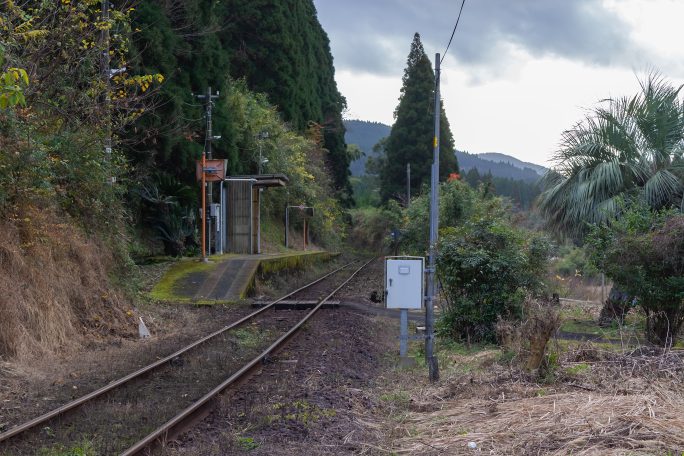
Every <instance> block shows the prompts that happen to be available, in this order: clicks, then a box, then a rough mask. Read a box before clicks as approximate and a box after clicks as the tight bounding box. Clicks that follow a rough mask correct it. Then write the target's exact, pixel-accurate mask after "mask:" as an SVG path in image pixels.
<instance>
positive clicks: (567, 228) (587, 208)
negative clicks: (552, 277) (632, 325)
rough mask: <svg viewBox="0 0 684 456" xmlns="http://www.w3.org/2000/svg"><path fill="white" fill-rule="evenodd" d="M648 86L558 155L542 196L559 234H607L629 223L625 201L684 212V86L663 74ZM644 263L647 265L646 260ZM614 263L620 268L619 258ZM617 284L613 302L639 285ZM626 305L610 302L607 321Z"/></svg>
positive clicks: (607, 106)
mask: <svg viewBox="0 0 684 456" xmlns="http://www.w3.org/2000/svg"><path fill="white" fill-rule="evenodd" d="M641 87H642V90H641V92H640V93H638V94H637V95H635V96H633V97H631V98H628V97H624V98H619V99H608V100H606V101H604V102H603V104H602V105H601V106H599V107H597V108H595V109H594V110H593V111H592V112H591V113H590V114H589V115H588V116H587V117H586V118H585V119H584V121H583V122H581V123H579V124H577V125H576V126H575V127H574V128H573V129H572V130H569V131H567V132H565V133H564V135H563V142H562V146H561V149H560V151H559V152H558V153H557V155H556V157H555V161H556V165H557V166H556V167H555V168H554V169H553V170H552V171H550V172H549V173H548V174H547V175H546V176H545V178H544V181H543V186H544V191H543V192H542V194H541V196H540V198H539V208H540V209H541V211H542V213H543V214H544V215H545V217H546V218H547V220H548V223H549V225H550V226H551V227H552V228H554V229H555V230H557V231H558V232H561V233H563V234H566V235H569V236H571V237H573V238H576V239H577V238H583V237H584V236H585V235H586V233H587V231H588V229H589V227H590V226H592V225H598V226H602V227H603V229H608V228H607V227H608V226H610V225H611V224H613V223H615V221H616V220H619V219H620V217H622V215H623V214H622V212H623V211H624V209H625V206H624V204H623V202H624V201H629V202H630V203H631V204H635V203H636V204H637V205H639V206H644V207H647V208H648V209H649V210H652V211H658V210H661V209H664V208H678V209H679V210H680V211H681V210H682V209H683V208H684V148H682V144H684V102H682V100H681V99H680V91H681V87H673V86H672V85H670V84H668V83H667V82H666V81H665V80H663V79H662V78H661V77H659V76H658V75H656V74H651V75H649V76H648V78H647V79H646V80H645V81H643V82H642V83H641ZM633 235H634V236H636V237H639V236H642V235H645V232H640V233H639V232H635V233H633ZM626 241H627V239H625V242H626ZM641 259H642V260H644V261H646V260H647V258H646V256H642V257H641ZM615 260H616V261H618V263H620V259H619V258H618V257H616V258H615ZM596 264H597V266H598V268H599V269H600V270H602V271H605V272H607V271H608V269H609V268H612V267H613V266H614V265H612V264H610V263H609V262H608V261H606V260H605V258H604V259H602V260H601V261H598V262H596ZM641 267H644V268H648V267H650V266H649V265H647V264H643V265H642V266H641ZM613 279H614V289H613V291H612V292H611V294H610V295H611V296H613V295H614V296H621V295H622V294H623V293H621V291H624V290H626V289H627V287H628V284H629V283H632V282H633V280H635V279H634V278H633V277H631V276H629V275H623V274H617V273H616V274H613ZM623 281H624V282H623ZM620 301H621V302H615V301H613V300H612V299H611V298H610V297H609V299H608V300H607V302H606V303H604V309H603V310H602V316H601V320H602V321H603V322H604V323H605V322H608V321H610V320H611V318H612V315H613V314H618V315H621V314H623V313H624V311H625V310H626V309H623V308H624V307H625V306H624V301H625V300H624V299H620ZM614 309H618V311H617V312H615V311H614Z"/></svg>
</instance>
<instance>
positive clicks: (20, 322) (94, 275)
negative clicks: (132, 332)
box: [0, 207, 125, 358]
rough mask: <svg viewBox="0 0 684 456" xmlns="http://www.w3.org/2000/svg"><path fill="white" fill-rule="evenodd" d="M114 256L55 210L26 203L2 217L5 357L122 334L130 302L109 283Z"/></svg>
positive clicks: (0, 333) (0, 320)
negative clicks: (10, 215) (93, 336)
mask: <svg viewBox="0 0 684 456" xmlns="http://www.w3.org/2000/svg"><path fill="white" fill-rule="evenodd" d="M111 264H112V257H111V255H110V254H109V253H108V250H107V249H106V248H104V247H103V246H101V245H99V244H98V243H96V242H95V241H93V240H91V239H88V238H87V237H86V236H85V235H84V234H82V233H81V232H80V230H79V229H78V228H77V227H75V226H74V225H73V223H70V222H69V221H68V220H64V219H61V218H60V217H58V216H57V215H56V214H55V213H54V211H51V210H39V209H36V208H31V207H26V208H24V212H23V213H22V214H21V216H15V217H14V218H12V219H10V220H5V221H3V222H0V357H2V358H25V357H29V356H32V355H37V354H41V353H45V352H55V351H62V350H65V349H68V348H70V347H75V346H78V344H79V342H80V341H81V338H82V336H83V335H84V334H86V333H91V334H97V335H106V334H112V333H117V334H122V333H125V330H123V329H122V322H123V321H124V319H125V313H124V310H123V308H124V306H125V302H124V300H123V299H122V297H121V296H120V295H119V294H117V293H116V292H115V291H113V290H112V289H111V287H110V285H109V277H108V270H109V266H110V265H111Z"/></svg>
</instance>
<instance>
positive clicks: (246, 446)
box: [235, 436, 259, 451]
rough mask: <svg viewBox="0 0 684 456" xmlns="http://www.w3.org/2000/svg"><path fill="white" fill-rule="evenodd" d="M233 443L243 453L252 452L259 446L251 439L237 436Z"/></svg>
mask: <svg viewBox="0 0 684 456" xmlns="http://www.w3.org/2000/svg"><path fill="white" fill-rule="evenodd" d="M235 442H236V443H237V445H238V446H239V447H240V448H241V449H243V450H244V451H252V450H254V449H257V448H259V444H258V443H257V442H255V441H254V439H253V438H252V437H243V436H239V437H237V438H236V439H235Z"/></svg>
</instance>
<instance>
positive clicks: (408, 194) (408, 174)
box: [406, 163, 411, 207]
mask: <svg viewBox="0 0 684 456" xmlns="http://www.w3.org/2000/svg"><path fill="white" fill-rule="evenodd" d="M410 205H411V163H406V207H409V206H410Z"/></svg>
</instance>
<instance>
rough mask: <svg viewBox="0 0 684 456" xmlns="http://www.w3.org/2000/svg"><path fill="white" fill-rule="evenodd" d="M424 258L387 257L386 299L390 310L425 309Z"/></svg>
mask: <svg viewBox="0 0 684 456" xmlns="http://www.w3.org/2000/svg"><path fill="white" fill-rule="evenodd" d="M424 263H425V259H424V258H422V257H386V260H385V293H386V294H385V299H386V303H387V308H388V309H420V308H422V307H423V266H424Z"/></svg>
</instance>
